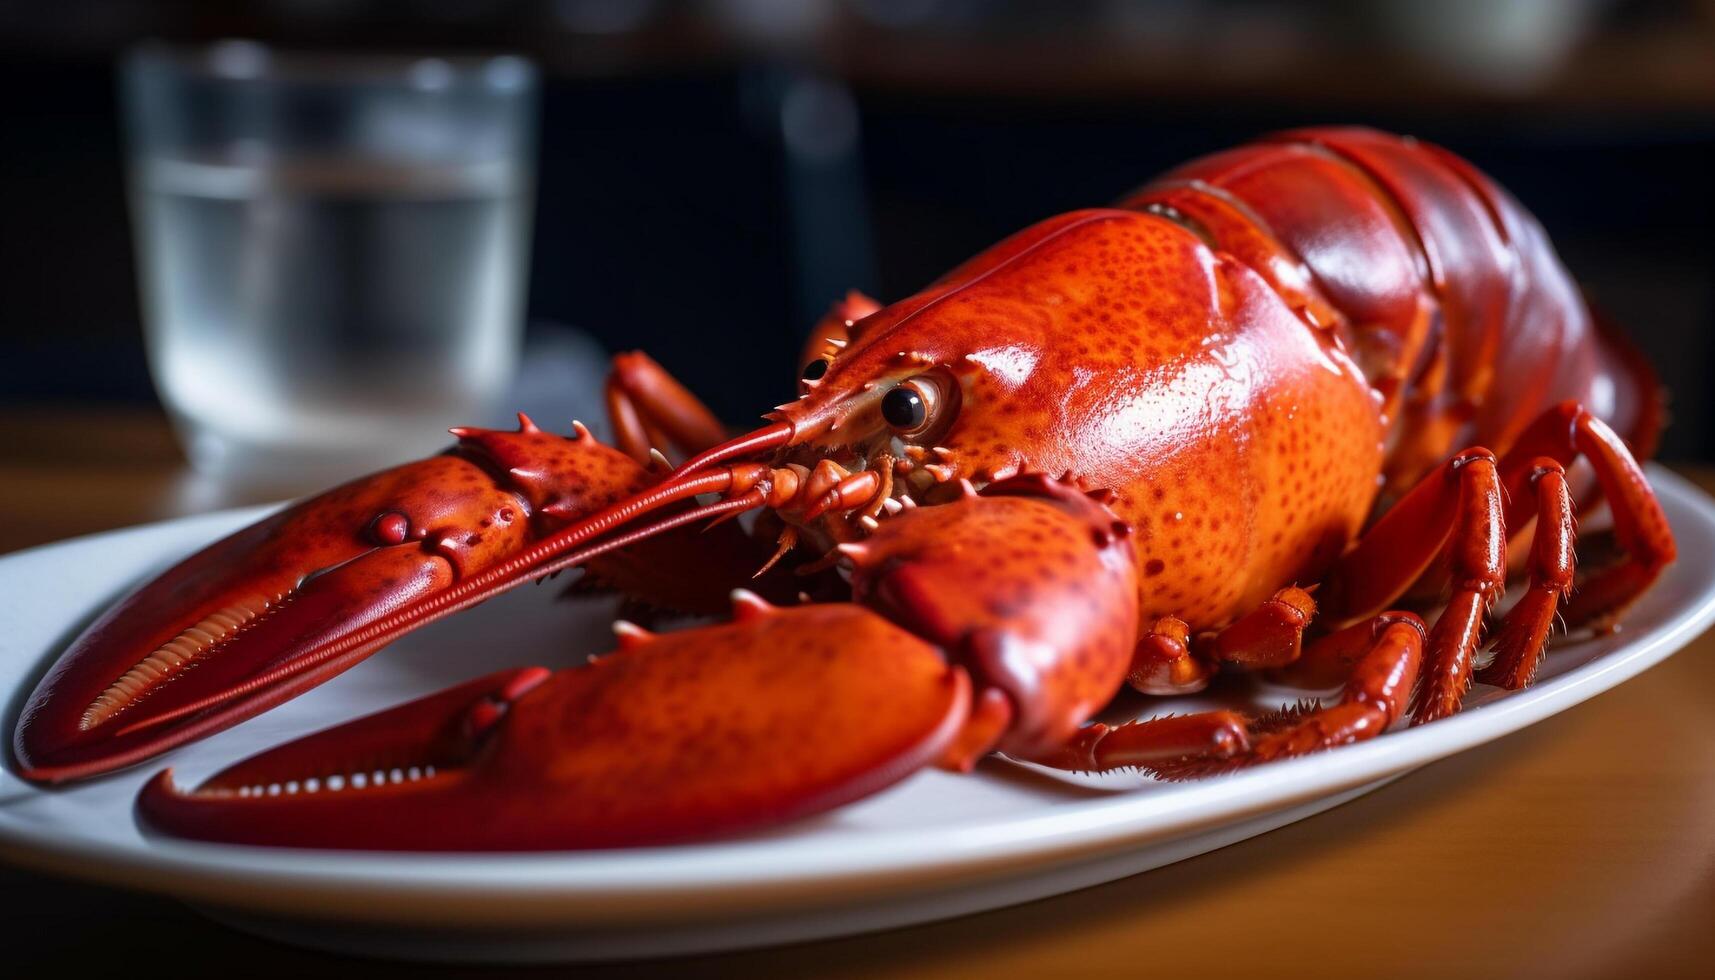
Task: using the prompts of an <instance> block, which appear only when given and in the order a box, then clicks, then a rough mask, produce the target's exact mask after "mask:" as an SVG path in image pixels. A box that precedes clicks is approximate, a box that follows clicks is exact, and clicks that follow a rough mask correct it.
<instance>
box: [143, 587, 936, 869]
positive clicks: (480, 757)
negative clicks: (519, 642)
mask: <svg viewBox="0 0 1715 980" xmlns="http://www.w3.org/2000/svg"><path fill="white" fill-rule="evenodd" d="M969 698H970V686H969V679H968V678H967V676H966V674H965V672H964V671H963V670H962V669H961V668H958V667H951V666H949V665H948V664H947V662H946V661H945V660H944V659H943V658H942V656H941V653H940V651H939V650H938V649H937V648H936V647H934V646H932V645H931V644H928V643H926V642H924V641H923V640H920V639H918V638H917V637H915V636H913V635H912V634H910V633H908V632H906V631H904V630H903V629H901V628H899V627H897V626H895V625H893V624H891V623H889V622H888V621H887V620H885V619H882V618H881V617H880V616H877V615H875V614H874V613H871V612H869V611H867V610H865V609H863V608H861V607H858V606H852V605H846V604H828V605H811V606H800V607H795V608H791V609H777V608H774V607H771V606H767V605H766V604H765V603H763V602H761V600H759V599H756V598H755V597H752V596H748V595H747V596H745V597H744V598H742V599H741V601H740V604H739V607H738V618H737V619H736V620H735V621H734V622H731V623H727V624H722V625H718V626H710V627H704V628H700V629H693V630H686V631H682V632H676V633H666V634H659V635H656V634H650V633H646V632H643V631H641V630H628V631H626V633H625V634H624V635H623V637H622V648H621V649H620V650H619V651H618V652H616V653H613V654H610V655H608V656H606V657H603V658H601V659H598V660H595V661H593V662H592V663H590V664H589V665H587V666H583V667H578V668H573V669H570V670H565V671H561V672H559V673H557V674H553V675H551V676H549V675H547V674H546V672H545V671H542V670H541V669H540V668H529V669H525V670H516V671H507V672H503V673H500V674H494V675H491V676H489V677H485V678H482V679H480V680H477V681H472V682H470V683H467V684H464V685H461V686H459V687H455V688H452V689H450V690H447V691H444V692H442V693H440V694H435V695H431V696H429V697H427V698H424V699H422V700H418V701H413V702H410V703H408V704H405V705H402V706H399V707H396V708H392V709H390V710H387V711H383V712H381V713H379V714H375V715H371V716H369V717H367V718H362V719H359V720H357V721H355V722H350V723H347V724H344V725H340V726H338V727H335V728H331V729H328V730H326V731H323V732H320V733H318V734H314V735H310V736H308V737H306V738H303V739H300V740H298V741H296V742H293V743H290V744H288V745H285V746H283V747H280V748H277V749H273V750H271V751H268V752H265V753H262V754H260V755H257V756H255V757H253V758H251V759H249V760H247V761H244V762H241V763H239V764H237V765H235V766H233V767H231V768H229V769H226V770H225V771H223V772H220V773H218V774H216V775H215V776H213V777H212V778H210V779H209V780H207V781H206V782H205V783H203V784H202V785H201V786H199V787H197V788H195V789H193V790H188V791H187V790H182V789H180V788H178V787H177V786H176V785H175V784H174V782H173V779H172V775H171V771H170V770H168V771H164V772H162V773H160V774H159V775H157V776H156V777H155V778H154V780H152V781H151V782H150V783H149V784H148V785H147V786H146V788H145V789H144V791H143V793H142V795H141V796H140V797H139V800H138V805H139V808H140V810H141V812H142V814H143V816H144V818H145V819H147V820H148V821H149V822H150V823H151V824H153V825H154V826H156V827H158V828H160V829H162V830H165V831H167V832H169V833H172V834H176V835H179V836H184V837H191V838H198V839H203V840H214V841H224V842H231V843H246V844H264V845H281V846H297V847H325V848H363V849H372V850H374V849H379V850H547V849H573V848H598V847H622V846H633V845H646V844H656V843H665V842H670V841H677V840H685V839H689V838H694V837H697V838H700V837H708V836H715V835H721V834H730V833H734V832H738V831H742V830H745V829H749V828H753V827H758V826H762V825H767V824H773V823H777V822H781V821H784V820H789V819H793V818H795V817H800V816H805V815H808V814H811V813H815V812H819V811H822V810H826V809H829V808H832V807H835V806H839V805H841V804H843V803H847V802H850V801H852V800H854V799H857V798H859V797H862V796H865V795H868V794H870V793H873V792H876V791H877V790H880V789H882V788H884V787H886V786H888V785H890V784H892V783H893V782H895V781H897V780H899V779H901V778H903V777H904V776H906V775H908V774H910V773H911V772H913V771H915V770H916V769H918V768H920V767H921V766H923V765H925V764H926V763H928V762H930V761H932V760H933V759H935V758H936V757H938V756H939V755H940V753H942V752H943V751H944V750H945V748H946V746H947V745H948V744H949V743H950V742H951V740H952V739H953V737H954V736H955V735H956V734H957V732H958V731H959V728H960V726H961V725H962V723H963V721H964V719H965V717H966V714H967V711H968V706H969Z"/></svg>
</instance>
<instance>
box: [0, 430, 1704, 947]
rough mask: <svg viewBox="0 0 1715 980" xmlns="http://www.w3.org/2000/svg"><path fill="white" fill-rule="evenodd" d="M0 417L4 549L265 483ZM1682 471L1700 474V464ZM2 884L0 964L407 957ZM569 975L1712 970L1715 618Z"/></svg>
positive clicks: (179, 509)
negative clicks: (811, 908)
mask: <svg viewBox="0 0 1715 980" xmlns="http://www.w3.org/2000/svg"><path fill="white" fill-rule="evenodd" d="M0 432H4V433H6V435H5V437H4V442H0V552H3V551H9V550H12V549H15V548H20V547H25V546H28V545H32V544H37V543H41V542H45V541H51V540H54V539H57V538H61V537H65V536H68V535H73V534H81V533H85V532H90V531H98V530H103V529H106V528H111V527H116V526H120V525H125V524H131V523H135V522H138V521H145V520H151V519H155V518H160V517H165V516H170V515H172V514H177V513H184V512H186V511H190V510H197V509H205V508H208V507H213V506H222V505H228V504H236V503H243V502H251V501H254V500H262V499H271V497H272V496H276V495H278V492H279V489H280V488H251V489H248V490H233V489H231V488H221V487H213V486H210V485H208V484H207V483H206V482H205V481H201V480H198V479H197V478H195V477H194V476H192V475H190V474H188V473H187V472H186V471H185V470H184V467H183V464H182V463H181V462H180V461H179V458H178V456H177V453H176V450H175V449H174V448H173V444H172V441H171V438H170V436H169V435H168V433H167V432H166V429H165V427H164V425H163V423H162V421H161V420H160V419H159V418H158V417H154V416H148V415H141V414H90V413H87V412H36V413H20V412H17V411H12V412H8V413H0ZM1690 472H1691V475H1692V476H1693V478H1695V479H1697V480H1698V482H1700V483H1701V484H1702V485H1703V486H1704V487H1705V488H1715V471H1711V470H1692V471H1690ZM0 601H4V600H3V599H0ZM0 894H4V895H5V897H6V898H7V899H8V902H7V904H8V905H9V906H10V909H9V910H8V911H7V912H6V913H5V914H4V915H0V935H9V936H11V937H13V938H14V941H13V942H6V943H3V944H0V963H4V964H6V965H7V966H11V965H14V964H15V963H16V962H17V960H16V957H18V956H20V955H22V956H25V957H35V958H37V959H39V960H40V961H41V962H42V963H43V965H49V964H58V965H60V966H62V967H64V966H69V967H73V968H76V967H77V966H79V965H80V964H82V965H87V964H88V963H90V962H91V961H92V960H93V961H97V962H101V963H103V964H104V965H107V966H109V967H113V968H119V969H123V968H125V967H126V966H127V965H129V964H142V963H146V962H153V963H155V964H158V965H159V966H161V967H167V968H171V969H173V970H175V971H177V972H182V973H187V974H192V975H195V974H201V973H205V972H206V973H212V972H214V971H216V970H220V971H222V972H224V971H227V970H231V969H234V968H236V969H238V970H240V971H242V972H244V973H255V972H262V973H269V974H273V973H279V974H288V973H289V974H295V975H302V974H306V973H309V974H312V975H317V976H331V975H345V974H351V975H360V974H361V975H363V976H365V977H377V976H382V977H385V976H393V975H408V974H414V973H415V972H416V971H415V970H413V969H412V968H409V967H404V966H395V965H389V964H376V963H369V962H360V961H348V960H341V959H338V958H335V957H330V956H324V955H321V954H316V953H310V952H304V951H300V950H295V949H288V948H285V947H280V946H275V945H272V944H269V943H265V942H262V941H259V940H254V939H250V938H248V937H246V936H243V935H240V934H238V933H235V932H230V931H228V930H226V929H224V928H222V927H220V926H217V925H214V924H212V923H210V922H208V921H207V920H204V919H202V918H201V917H199V916H198V915H196V914H195V913H193V912H190V911H188V910H186V909H184V908H182V907H180V906H178V905H177V904H176V903H174V902H172V901H170V900H166V899H161V898H157V897H152V896H143V895H134V894H129V893H125V892H119V891H113V890H109V889H105V888H98V887H93V886H89V885H84V884H78V883H72V882H65V881H60V880H57V879H53V878H47V877H43V876H40V875H36V874H31V873H25V872H21V871H14V870H9V869H0ZM437 972H440V971H437ZM446 972H448V973H449V974H451V975H460V974H463V973H468V974H470V975H483V974H485V973H486V972H488V971H482V970H469V971H461V970H450V971H446ZM577 972H578V973H579V974H580V975H584V976H605V975H627V976H635V975H637V974H639V973H644V974H650V973H656V972H661V973H675V974H678V973H685V974H692V975H742V976H751V975H784V976H807V975H814V976H819V977H829V976H833V977H844V976H873V975H887V976H893V977H955V976H969V977H981V978H983V980H999V978H1004V977H1027V976H1028V977H1035V976H1043V975H1064V976H1127V977H1149V976H1155V977H1175V976H1186V975H1210V976H1229V975H1230V976H1293V975H1297V974H1300V973H1314V974H1315V975H1318V976H1328V977H1334V976H1355V977H1377V976H1425V977H1428V976H1457V977H1466V976H1532V977H1535V976H1547V977H1611V976H1622V975H1623V976H1630V977H1639V978H1642V977H1657V976H1699V977H1707V976H1711V975H1715V633H1712V634H1709V635H1705V636H1703V637H1701V638H1700V639H1698V640H1697V641H1696V642H1695V643H1693V644H1692V645H1691V646H1690V647H1689V648H1687V649H1686V650H1684V651H1683V652H1681V653H1680V654H1678V655H1677V656H1675V657H1674V658H1673V659H1671V660H1669V661H1668V662H1667V663H1665V664H1663V665H1661V666H1659V667H1656V668H1654V669H1653V670H1651V671H1649V672H1648V673H1647V674H1645V675H1644V676H1642V677H1639V678H1637V679H1636V680H1633V681H1631V682H1629V683H1627V684H1626V685H1624V686H1623V687H1621V688H1619V689H1618V690H1615V691H1613V692H1610V693H1608V694H1604V695H1602V696H1601V697H1599V698H1596V699H1595V700H1593V701H1591V702H1588V703H1586V704H1584V705H1581V706H1579V707H1577V708H1574V709H1572V710H1571V711H1568V712H1566V713H1564V714H1562V715H1559V716H1557V717H1555V718H1553V719H1550V720H1548V721H1546V722H1543V723H1542V724H1539V725H1536V726H1534V727H1532V728H1530V729H1528V730H1526V731H1524V732H1521V733H1519V734H1516V735H1512V736H1510V737H1508V738H1505V739H1502V740H1501V741H1499V742H1497V743H1493V744H1490V745H1487V746H1484V747H1482V748H1479V749H1475V750H1473V751H1470V752H1466V753H1464V754H1462V755H1459V756H1457V757H1455V758H1452V759H1448V760H1446V761H1443V762H1439V763H1436V764H1434V765H1431V766H1428V767H1427V768H1425V769H1423V770H1422V771H1420V772H1418V773H1416V774H1413V775H1411V776H1409V777H1407V778H1405V779H1402V780H1400V781H1398V782H1396V783H1394V784H1392V785H1390V786H1388V787H1386V788H1384V789H1381V790H1378V791H1376V792H1374V793H1372V794H1370V795H1368V796H1365V797H1363V798H1362V799H1359V800H1357V801H1355V802H1352V803H1348V804H1346V805H1345V806H1342V807H1339V808H1337V809H1335V810H1333V811H1331V812H1329V813H1325V814H1322V815H1320V816H1317V817H1313V818H1311V819H1309V820H1305V821H1303V822H1301V823H1298V824H1294V825H1292V826H1290V827H1287V828H1284V829H1282V830H1277V831H1275V832H1273V833H1271V834H1266V835H1264V836H1262V837H1258V838H1255V839H1252V840H1249V841H1245V842H1244V843H1241V844H1236V845H1233V846H1231V847H1227V848H1224V849H1222V850H1219V851H1216V852H1214V853H1212V854H1207V855H1204V856H1203V857H1199V858H1194V859H1192V860H1189V861H1183V862H1181V863H1179V864H1176V865H1172V866H1170V867H1167V868H1163V869H1161V870H1158V871H1152V872H1149V873H1147V874H1142V875H1138V876H1135V877H1132V878H1127V879H1125V880H1122V881H1118V882H1114V883H1112V884H1108V885H1102V886H1099V887H1096V888H1090V889H1086V890H1084V891H1081V892H1077V893H1074V894H1071V895H1065V896H1061V897H1058V898H1053V899H1048V900H1045V901H1040V902H1034V903H1032V904H1029V905H1024V906H1020V907H1017V908H1011V909H1006V910H1002V911H999V912H990V913H987V914H984V915H976V916H970V917H967V918H963V919H958V920H954V921H951V922H945V923H940V924H936V925H929V926H921V927H917V928H912V929H902V930H897V931H894V932H888V933H883V934H880V935H873V936H862V937H857V938H852V939H842V940H835V941H829V942H822V943H814V944H809V945H801V946H794V947H787V948H781V949H770V950H761V951H755V952H748V953H738V954H731V955H725V956H713V957H699V958H692V959H681V960H673V961H664V962H659V963H645V964H618V965H613V966H603V967H592V968H579V970H578V971H577Z"/></svg>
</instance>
